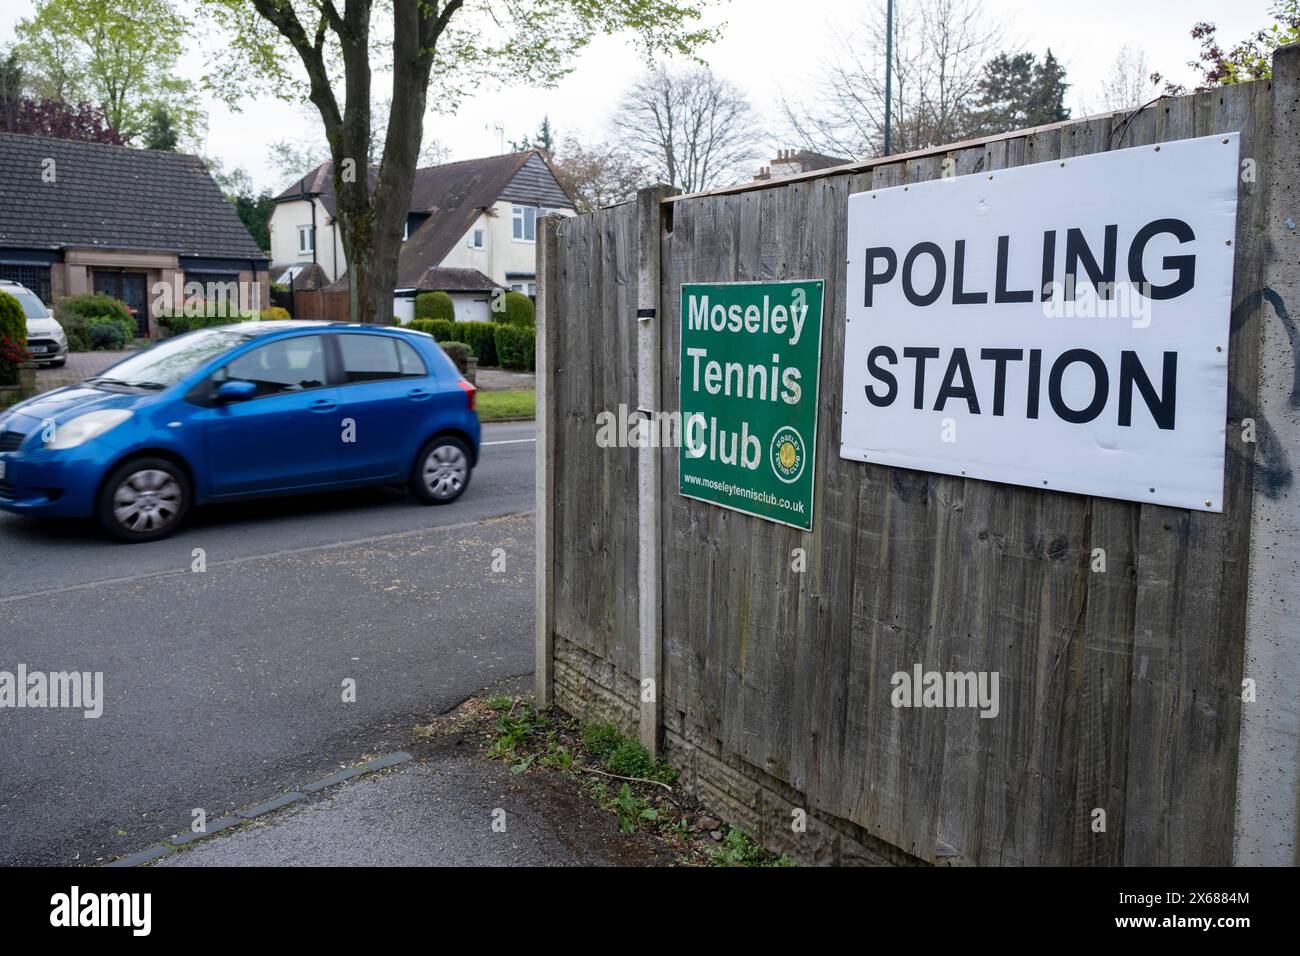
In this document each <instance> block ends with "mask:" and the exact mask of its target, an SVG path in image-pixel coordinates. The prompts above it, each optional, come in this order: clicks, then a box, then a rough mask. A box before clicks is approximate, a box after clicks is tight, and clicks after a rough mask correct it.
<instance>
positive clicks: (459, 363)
mask: <svg viewBox="0 0 1300 956" xmlns="http://www.w3.org/2000/svg"><path fill="white" fill-rule="evenodd" d="M438 344H439V345H440V346H442V350H443V351H444V352H446V353H447V357H448V358H450V359H451V360H452V361H453V362H455V363H456V368H457V369H458V370H459V371H460V374H461V375H464V374H465V373H466V372H468V371H469V357H470V350H469V346H468V345H466V344H465V343H464V342H439V343H438Z"/></svg>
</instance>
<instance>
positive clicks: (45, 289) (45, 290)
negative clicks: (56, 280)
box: [0, 264, 54, 304]
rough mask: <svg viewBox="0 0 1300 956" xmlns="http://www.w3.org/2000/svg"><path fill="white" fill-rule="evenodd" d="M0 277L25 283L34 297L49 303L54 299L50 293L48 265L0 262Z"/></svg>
mask: <svg viewBox="0 0 1300 956" xmlns="http://www.w3.org/2000/svg"><path fill="white" fill-rule="evenodd" d="M0 279H8V280H10V281H11V282H17V283H18V284H19V285H25V286H27V288H28V289H30V290H31V291H32V292H33V293H35V295H36V298H38V299H40V300H41V301H42V302H44V303H46V304H49V303H50V302H53V301H54V297H53V296H52V295H51V294H50V267H49V266H27V265H3V264H0Z"/></svg>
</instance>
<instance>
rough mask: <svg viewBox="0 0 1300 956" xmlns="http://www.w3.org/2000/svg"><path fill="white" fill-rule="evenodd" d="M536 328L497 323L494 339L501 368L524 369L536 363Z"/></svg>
mask: <svg viewBox="0 0 1300 956" xmlns="http://www.w3.org/2000/svg"><path fill="white" fill-rule="evenodd" d="M536 335H537V330H536V329H534V328H532V327H531V326H524V327H516V326H513V325H498V326H497V328H496V335H495V336H494V341H495V343H496V347H497V358H498V359H499V360H500V362H501V367H502V368H508V369H516V370H525V369H531V368H533V367H534V365H535V363H536V358H535V355H534V349H535V347H536V344H537V343H536Z"/></svg>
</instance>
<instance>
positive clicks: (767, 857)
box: [487, 697, 792, 866]
mask: <svg viewBox="0 0 1300 956" xmlns="http://www.w3.org/2000/svg"><path fill="white" fill-rule="evenodd" d="M487 703H488V706H489V707H490V708H491V709H492V710H494V711H496V713H497V714H498V717H497V719H496V720H495V722H494V723H493V725H492V734H493V736H492V743H491V747H490V749H489V756H492V757H494V758H496V759H500V760H504V761H505V762H506V763H508V764H510V765H511V769H512V770H513V772H515V773H527V772H529V771H534V772H536V771H539V770H551V771H559V772H562V773H565V774H570V775H572V777H573V779H574V781H575V782H577V781H581V784H582V786H584V787H585V789H586V790H587V791H588V792H589V793H590V794H591V796H592V798H593V799H594V800H595V801H596V803H597V805H598V806H600V807H601V809H603V810H606V811H608V812H609V813H611V814H613V815H614V816H615V818H616V819H617V822H618V828H619V829H620V830H621V831H622V832H623V833H626V834H629V835H631V834H635V833H638V832H642V833H650V834H653V835H654V836H656V837H658V838H659V839H661V840H663V841H664V842H666V843H667V844H668V845H669V846H670V847H671V848H672V849H673V851H674V852H676V853H677V854H678V855H679V857H680V858H681V861H682V862H683V863H686V864H688V865H696V866H705V865H708V866H790V865H792V864H791V862H790V860H789V859H788V858H787V857H785V856H780V857H778V856H775V855H774V854H772V853H770V852H768V851H767V850H765V849H763V847H762V846H760V845H759V844H757V843H755V842H754V841H753V840H751V839H750V838H749V837H748V836H746V835H745V834H744V833H742V832H741V831H740V830H737V829H736V828H735V827H725V828H724V826H723V825H722V824H721V823H719V822H718V821H717V820H715V819H712V818H710V817H708V816H707V815H706V814H704V813H703V812H702V810H701V809H700V807H699V806H698V805H696V804H695V803H694V802H693V801H690V800H688V799H686V798H685V797H683V796H682V795H681V794H680V793H679V792H678V791H677V771H675V770H674V769H673V768H672V767H670V766H669V765H668V763H667V761H665V760H664V759H663V758H662V757H660V758H659V759H657V760H651V759H650V755H649V754H648V753H646V750H645V748H644V747H642V746H641V744H640V742H639V741H638V740H636V739H635V738H633V737H628V736H626V735H624V734H622V733H621V732H620V731H619V730H618V728H617V727H615V726H614V725H613V724H609V723H605V722H603V721H589V722H587V723H585V724H579V723H578V721H576V720H574V719H573V718H571V717H569V716H568V715H566V714H564V713H562V712H560V711H548V712H539V711H537V710H536V709H535V708H534V707H533V706H532V704H531V703H530V702H528V701H526V700H524V699H522V698H511V697H494V698H492V699H490V700H489V701H488V702H487ZM724 829H725V835H724Z"/></svg>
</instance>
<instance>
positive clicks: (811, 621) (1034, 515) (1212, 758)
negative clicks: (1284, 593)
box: [541, 48, 1300, 865]
mask: <svg viewBox="0 0 1300 956" xmlns="http://www.w3.org/2000/svg"><path fill="white" fill-rule="evenodd" d="M1284 60H1285V61H1286V62H1283V61H1284ZM1297 60H1300V50H1295V49H1294V48H1293V49H1292V50H1291V51H1290V52H1289V53H1285V54H1279V59H1278V62H1279V67H1278V68H1279V70H1284V69H1285V70H1290V71H1291V72H1293V73H1300V70H1297V69H1296V61H1297ZM1287 108H1288V109H1289V110H1291V111H1294V110H1295V108H1296V107H1295V104H1294V103H1292V104H1290V105H1289V107H1287ZM1276 109H1277V105H1276V102H1275V93H1274V85H1273V83H1271V82H1267V81H1263V82H1258V83H1252V84H1243V85H1239V86H1233V87H1228V88H1225V89H1222V90H1216V91H1214V92H1211V93H1205V94H1199V95H1196V96H1188V97H1180V98H1172V99H1164V100H1161V101H1160V102H1159V103H1158V104H1156V105H1155V106H1152V107H1148V108H1146V109H1143V110H1141V111H1138V112H1136V113H1134V114H1115V115H1113V116H1105V117H1100V118H1094V119H1091V120H1086V121H1081V122H1075V123H1066V124H1060V125H1057V126H1052V127H1045V128H1040V129H1037V130H1030V131H1025V132H1022V133H1018V134H1009V135H1007V136H1004V137H997V138H993V139H991V140H989V141H983V142H978V143H972V144H962V145H958V146H956V147H951V148H941V149H936V150H932V151H928V152H926V153H925V154H917V155H910V156H906V157H901V158H890V160H888V161H885V160H878V161H873V162H872V163H869V164H862V166H860V167H854V168H845V169H843V170H833V171H829V172H822V173H819V174H817V175H814V176H809V177H806V178H799V179H796V180H793V181H787V182H781V181H776V182H774V183H770V184H763V185H762V186H761V187H759V186H756V187H753V188H748V187H747V188H740V189H736V190H731V191H722V192H719V193H714V194H705V195H698V196H686V197H679V198H676V199H670V200H667V201H665V202H664V203H663V206H662V224H661V239H660V244H659V255H660V270H661V271H660V289H659V317H660V329H659V336H660V342H659V345H660V356H659V357H660V364H659V367H660V381H659V395H660V407H661V408H662V409H664V410H666V411H669V412H674V411H679V409H678V407H677V406H678V394H679V391H678V388H679V376H680V373H681V369H680V368H679V360H678V355H679V349H680V320H681V317H680V294H679V289H680V287H681V285H682V283H687V282H726V281H738V280H778V279H810V278H824V279H825V280H826V300H825V311H824V316H825V318H824V323H823V325H824V329H823V336H824V338H823V343H822V366H821V382H820V397H819V403H820V404H819V408H818V429H817V430H818V435H817V442H816V462H815V465H816V482H817V484H816V490H815V513H814V522H813V529H814V530H813V532H811V533H805V532H802V531H800V530H798V529H795V528H791V527H786V526H782V525H777V524H773V523H771V522H767V521H762V520H759V519H756V518H753V517H751V516H748V515H745V514H740V513H737V512H733V511H728V510H725V509H722V508H718V507H713V506H710V505H708V504H706V503H703V502H700V501H696V500H693V499H688V498H684V497H681V496H680V495H678V494H677V493H676V488H677V482H678V459H677V451H676V449H675V448H664V449H662V450H660V452H659V454H660V466H661V469H662V488H663V491H662V494H661V502H660V507H659V514H660V522H661V525H660V534H661V540H662V550H661V560H660V562H659V568H658V573H659V575H660V577H659V583H660V593H661V595H662V601H663V608H662V635H661V640H662V659H663V682H662V683H663V686H662V688H660V689H659V691H660V693H662V695H663V700H662V704H663V721H664V727H663V731H664V734H665V738H666V752H667V754H668V756H669V759H670V760H672V761H673V762H674V763H675V764H676V765H678V766H679V767H680V768H682V770H683V780H684V782H685V783H686V785H687V786H688V787H689V788H690V789H691V790H692V791H693V792H694V793H695V794H696V795H697V796H698V797H699V798H700V799H701V800H702V801H703V802H704V803H705V804H706V805H710V806H714V807H716V808H718V809H719V810H721V811H723V812H725V813H727V814H728V815H729V816H730V817H731V818H732V819H734V820H735V821H736V822H738V823H739V824H741V825H742V826H745V827H746V828H748V829H750V830H751V832H753V833H755V834H756V835H757V836H758V837H760V838H761V839H764V840H765V841H767V842H768V843H769V844H770V845H773V846H775V847H777V848H779V849H786V850H789V851H790V852H791V853H793V854H795V855H796V856H798V857H799V858H801V859H806V860H812V861H819V862H855V861H862V862H881V861H891V862H904V863H905V862H928V863H943V862H948V863H965V864H1076V865H1077V864H1120V863H1127V864H1146V865H1159V864H1227V863H1230V862H1232V860H1233V842H1234V841H1233V827H1234V809H1235V807H1236V797H1237V787H1238V780H1237V754H1238V741H1239V738H1240V737H1241V733H1242V726H1241V723H1242V707H1243V704H1242V694H1241V688H1242V678H1243V656H1244V655H1243V649H1244V646H1245V642H1246V633H1247V604H1248V601H1247V590H1248V582H1249V567H1250V560H1249V555H1250V549H1251V513H1252V503H1253V501H1254V500H1255V499H1256V497H1258V495H1259V494H1260V491H1259V490H1258V489H1257V488H1256V487H1255V482H1254V460H1255V446H1254V445H1253V444H1250V443H1247V442H1243V441H1242V440H1241V435H1242V423H1243V420H1244V419H1248V418H1251V416H1252V415H1255V414H1257V413H1256V409H1257V408H1258V391H1259V387H1260V383H1259V368H1260V361H1261V357H1260V351H1259V343H1260V339H1261V335H1262V333H1263V329H1262V323H1263V321H1264V319H1263V316H1264V312H1265V309H1266V308H1268V309H1270V310H1271V306H1269V305H1268V303H1267V302H1266V301H1265V298H1266V297H1264V296H1262V295H1261V290H1262V289H1263V288H1264V286H1265V271H1266V268H1267V263H1268V262H1270V261H1272V260H1273V259H1275V258H1276V255H1277V250H1276V249H1274V248H1272V246H1271V245H1270V243H1272V242H1273V240H1272V239H1270V238H1269V237H1270V236H1273V235H1276V234H1277V232H1278V228H1279V227H1278V224H1277V223H1276V222H1274V221H1273V218H1275V217H1276V209H1273V211H1272V212H1270V208H1271V207H1270V205H1269V201H1268V196H1269V193H1268V190H1269V188H1270V187H1271V185H1273V184H1272V183H1271V179H1272V178H1273V177H1274V176H1276V173H1275V172H1270V171H1272V170H1274V169H1275V167H1277V165H1278V164H1277V162H1276V158H1277V157H1275V155H1274V151H1283V150H1285V151H1289V154H1290V155H1294V154H1295V152H1296V151H1297V149H1298V148H1300V143H1297V142H1296V141H1295V129H1296V127H1295V124H1294V122H1292V123H1291V124H1290V125H1287V126H1286V127H1285V128H1286V130H1288V133H1287V136H1288V137H1289V138H1288V141H1287V142H1285V143H1279V142H1275V141H1274V134H1275V123H1274V114H1275V111H1276ZM1237 131H1239V132H1240V133H1241V135H1242V139H1241V156H1242V157H1243V158H1248V159H1250V160H1251V161H1252V162H1253V165H1254V169H1255V170H1256V177H1255V178H1254V179H1252V180H1250V181H1243V183H1242V185H1241V188H1240V191H1239V197H1238V203H1239V204H1238V218H1237V235H1236V239H1235V241H1234V244H1235V246H1236V258H1235V275H1234V288H1233V302H1234V304H1235V307H1234V312H1233V315H1232V326H1231V340H1230V342H1229V343H1228V346H1229V356H1230V373H1229V390H1230V391H1229V394H1230V398H1229V407H1228V418H1229V421H1228V429H1227V436H1228V437H1227V460H1228V466H1227V473H1226V488H1225V491H1226V499H1225V503H1224V509H1223V511H1222V513H1219V514H1215V513H1209V512H1205V513H1201V512H1196V513H1193V512H1189V511H1186V510H1182V509H1177V508H1170V507H1163V506H1156V505H1147V504H1138V503H1131V502H1126V501H1118V500H1112V499H1104V498H1092V497H1087V496H1083V495H1076V494H1064V493H1059V492H1054V491H1047V490H1036V489H1031V488H1022V487H1015V486H1010V485H1003V484H996V483H992V482H986V481H979V480H974V479H965V478H960V477H950V476H946V475H938V474H931V473H927V472H919V471H910V470H907V469H901V468H891V467H886V466H883V465H876V464H864V463H861V462H856V461H849V460H845V459H842V458H840V457H839V438H840V436H839V432H840V421H841V417H842V415H843V411H842V409H843V402H842V396H841V394H840V390H841V387H842V381H841V369H842V367H843V362H844V315H845V303H844V296H845V287H846V261H847V255H846V246H845V244H846V231H847V224H846V210H847V201H848V197H849V195H850V194H851V193H855V192H860V191H863V190H866V189H870V188H879V187H884V186H890V185H897V184H907V183H914V182H921V181H925V180H928V179H933V178H936V177H938V176H940V175H942V174H943V170H944V168H945V163H947V164H949V166H948V168H949V169H950V170H951V171H955V172H956V174H958V175H970V174H990V173H994V172H995V171H996V170H999V169H1005V168H1009V167H1014V166H1020V165H1025V164H1030V163H1041V162H1068V161H1069V160H1070V158H1071V157H1075V156H1082V155H1087V154H1091V153H1096V152H1101V151H1106V150H1112V149H1119V148H1129V147H1134V146H1153V145H1154V144H1158V143H1161V142H1167V141H1172V140H1178V139H1186V138H1191V137H1197V136H1206V135H1211V134H1220V133H1228V132H1237ZM1080 201H1082V200H1080V199H1078V198H1077V197H1072V196H1068V195H1063V196H1061V197H1060V202H1061V208H1062V211H1063V213H1064V214H1067V215H1068V213H1069V211H1070V209H1071V204H1072V203H1074V202H1080ZM1275 205H1276V204H1275ZM636 216H637V207H636V204H626V205H622V206H618V207H614V208H611V209H605V210H601V211H600V212H598V213H595V214H592V215H588V216H582V217H579V218H577V219H573V220H569V221H568V222H566V223H564V224H563V226H562V227H561V226H558V225H557V224H556V223H554V222H553V221H552V222H551V223H550V226H549V227H548V228H551V229H552V230H556V229H558V230H560V231H559V233H558V234H553V235H552V236H550V237H548V243H547V246H546V248H547V254H548V256H550V257H552V261H550V262H549V263H548V264H546V266H545V268H544V280H543V287H542V290H541V294H542V296H543V298H544V300H545V306H544V309H545V314H546V315H547V322H548V323H554V324H555V328H554V329H553V330H552V334H553V335H554V341H555V343H556V356H555V363H554V383H555V406H554V416H553V419H552V420H551V422H550V425H551V426H553V428H554V432H555V434H554V442H555V445H554V472H555V474H554V488H553V507H554V513H555V517H554V531H553V541H554V545H555V559H554V565H553V566H552V567H550V568H543V574H544V575H550V580H551V581H552V582H553V588H554V590H553V600H554V616H555V627H554V635H553V637H554V640H555V647H554V655H555V688H556V699H557V701H558V702H559V703H560V704H561V706H564V707H565V708H566V709H569V710H571V711H574V712H577V713H592V712H598V713H602V714H605V715H607V716H613V717H615V718H616V719H618V720H619V721H620V722H621V723H623V724H624V725H625V726H627V725H630V724H631V723H632V722H633V721H634V720H635V717H636V713H637V693H638V686H637V682H638V679H639V676H640V675H639V671H638V658H637V619H638V605H637V590H636V586H637V573H636V572H637V567H636V554H637V541H638V537H637V534H638V532H637V524H636V516H637V509H636V493H637V481H636V479H637V464H636V463H637V458H636V454H637V453H636V449H634V448H626V447H624V448H598V447H597V445H596V442H595V435H596V416H597V415H598V414H599V413H600V412H602V411H615V412H617V409H618V407H619V405H620V404H624V405H628V406H630V407H635V396H636V395H637V386H638V383H637V380H636V367H637V363H636V342H635V334H636V331H635V330H636V318H635V316H634V313H635V304H636V302H637V289H636V269H635V263H636V261H637V249H636V236H637V218H636ZM1289 275H1290V277H1291V279H1290V281H1291V282H1292V284H1293V285H1294V276H1295V272H1294V270H1292V271H1291V272H1290V273H1289ZM1294 292H1295V289H1294V288H1291V289H1290V290H1289V294H1291V295H1293V294H1294ZM1274 294H1275V295H1277V294H1278V293H1276V292H1275V293H1274ZM1286 294H1288V293H1287V291H1286V290H1284V293H1283V294H1282V297H1283V298H1285V297H1286ZM1269 314H1270V315H1271V314H1272V312H1271V311H1270V313H1269ZM1293 345H1294V343H1293ZM1273 387H1278V386H1277V385H1276V384H1275V385H1274V386H1273ZM1288 387H1289V383H1288ZM1293 406H1294V403H1293ZM1270 497H1271V498H1273V497H1276V496H1275V495H1270ZM1099 548H1100V549H1104V552H1105V560H1106V571H1105V572H1104V573H1096V572H1095V571H1094V570H1093V569H1092V567H1091V559H1092V556H1093V554H1094V549H1099ZM797 549H802V551H803V553H804V554H806V560H807V569H806V571H805V572H803V573H800V572H799V571H797V570H795V568H794V557H795V554H796V553H797ZM918 661H922V662H926V666H927V668H933V669H937V670H940V671H970V670H976V671H997V672H998V673H999V674H1000V677H1001V700H1002V712H1001V713H1000V715H999V716H998V717H997V718H996V719H992V720H988V719H981V718H980V717H979V716H978V714H977V713H976V712H975V711H974V710H964V709H943V708H940V709H915V710H906V709H897V708H895V707H893V706H891V704H890V698H889V688H890V675H891V674H893V673H894V672H896V671H908V670H910V669H911V667H912V666H913V664H914V663H915V662H918ZM1291 733H1292V734H1294V728H1291ZM1292 773H1293V771H1292ZM1292 802H1293V803H1294V800H1293V801H1292ZM796 807H800V808H803V809H806V810H807V811H808V813H809V817H810V819H809V830H808V833H807V834H803V835H793V834H792V833H791V830H790V826H789V824H790V811H791V810H792V809H794V808H796ZM1098 809H1100V810H1102V811H1104V812H1105V819H1106V824H1105V829H1104V831H1101V832H1097V830H1096V829H1095V827H1094V826H1093V823H1094V819H1095V816H1094V811H1095V810H1098ZM1294 811H1295V807H1294V806H1292V807H1291V812H1292V813H1293V814H1294ZM1239 826H1240V824H1239ZM1292 828H1294V821H1293V822H1292Z"/></svg>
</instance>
